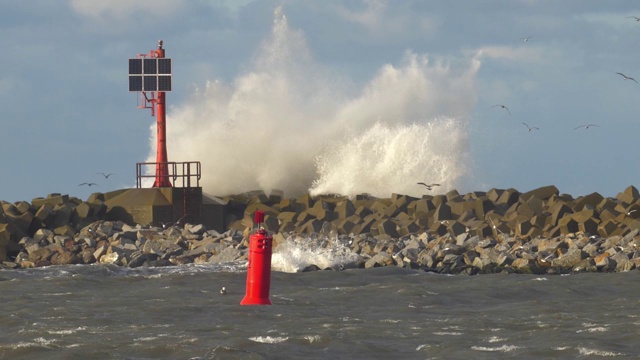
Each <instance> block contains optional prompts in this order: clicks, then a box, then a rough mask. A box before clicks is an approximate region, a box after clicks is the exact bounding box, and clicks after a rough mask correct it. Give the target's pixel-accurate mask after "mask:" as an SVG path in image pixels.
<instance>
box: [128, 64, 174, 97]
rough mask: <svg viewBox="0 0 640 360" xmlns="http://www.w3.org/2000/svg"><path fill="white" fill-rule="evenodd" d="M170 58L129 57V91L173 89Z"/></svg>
mask: <svg viewBox="0 0 640 360" xmlns="http://www.w3.org/2000/svg"><path fill="white" fill-rule="evenodd" d="M171 78H172V74H171V59H170V58H135V59H129V91H171V82H172V79H171Z"/></svg>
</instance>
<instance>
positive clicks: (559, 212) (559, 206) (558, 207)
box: [550, 202, 573, 225]
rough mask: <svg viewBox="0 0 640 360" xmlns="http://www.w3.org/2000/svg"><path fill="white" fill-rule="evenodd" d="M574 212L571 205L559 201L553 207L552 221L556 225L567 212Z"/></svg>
mask: <svg viewBox="0 0 640 360" xmlns="http://www.w3.org/2000/svg"><path fill="white" fill-rule="evenodd" d="M571 213H573V210H571V208H570V207H569V206H567V205H566V204H565V203H564V202H557V203H556V204H555V205H554V207H553V209H551V220H550V223H551V224H554V225H558V221H560V219H561V218H562V217H563V216H565V215H566V214H571Z"/></svg>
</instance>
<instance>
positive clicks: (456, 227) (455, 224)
mask: <svg viewBox="0 0 640 360" xmlns="http://www.w3.org/2000/svg"><path fill="white" fill-rule="evenodd" d="M447 231H448V232H449V234H451V237H453V238H455V237H457V236H458V235H460V234H464V233H465V232H466V231H467V226H466V225H464V224H463V223H461V222H459V221H452V222H451V223H450V224H449V225H448V226H447Z"/></svg>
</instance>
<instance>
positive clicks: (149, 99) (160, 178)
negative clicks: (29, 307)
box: [129, 40, 171, 187]
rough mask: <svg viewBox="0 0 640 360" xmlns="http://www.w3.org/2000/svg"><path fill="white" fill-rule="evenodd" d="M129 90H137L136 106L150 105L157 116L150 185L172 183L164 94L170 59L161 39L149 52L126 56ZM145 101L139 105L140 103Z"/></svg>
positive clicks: (168, 184)
mask: <svg viewBox="0 0 640 360" xmlns="http://www.w3.org/2000/svg"><path fill="white" fill-rule="evenodd" d="M129 91H138V92H140V98H139V104H138V107H139V108H145V109H151V116H154V115H155V116H156V119H157V129H158V130H157V131H158V132H157V147H156V176H155V181H154V183H153V187H171V181H169V176H170V175H169V165H170V164H169V159H168V157H167V116H166V109H165V106H166V101H165V99H166V95H165V92H167V91H171V59H168V58H165V54H164V49H163V48H162V40H160V41H158V48H157V49H155V50H151V51H150V52H149V54H138V57H137V58H135V59H129ZM141 102H142V103H143V104H144V105H140V103H141Z"/></svg>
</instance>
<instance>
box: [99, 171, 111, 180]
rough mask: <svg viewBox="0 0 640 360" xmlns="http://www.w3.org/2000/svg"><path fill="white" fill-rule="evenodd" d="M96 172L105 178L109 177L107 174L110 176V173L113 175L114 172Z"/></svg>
mask: <svg viewBox="0 0 640 360" xmlns="http://www.w3.org/2000/svg"><path fill="white" fill-rule="evenodd" d="M96 174H100V175H102V176H104V178H105V179H108V178H109V176H111V175H115V174H112V173H109V174H105V173H103V172H97V173H96Z"/></svg>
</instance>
